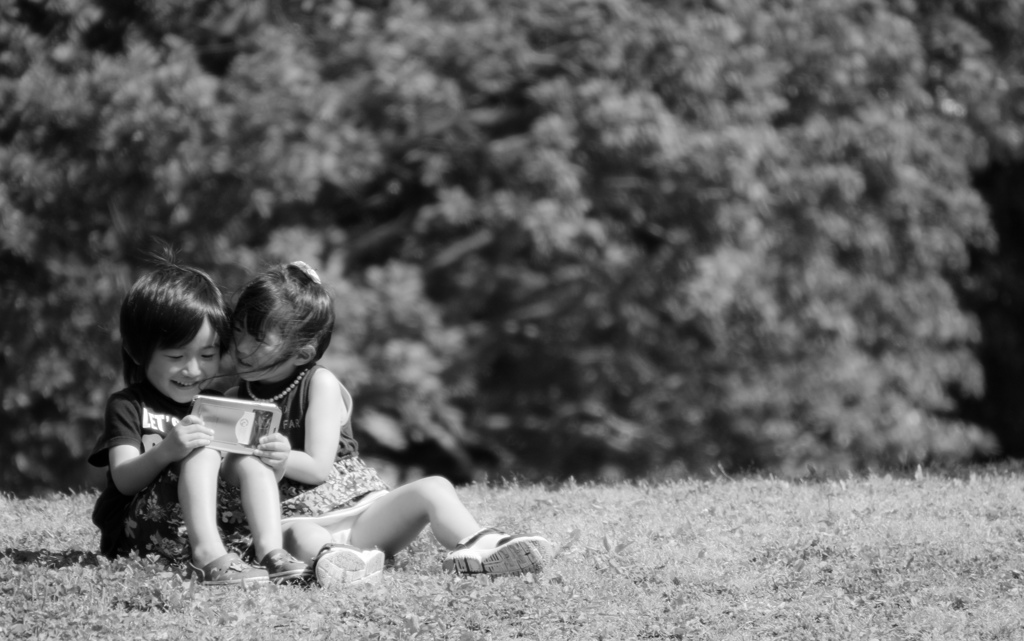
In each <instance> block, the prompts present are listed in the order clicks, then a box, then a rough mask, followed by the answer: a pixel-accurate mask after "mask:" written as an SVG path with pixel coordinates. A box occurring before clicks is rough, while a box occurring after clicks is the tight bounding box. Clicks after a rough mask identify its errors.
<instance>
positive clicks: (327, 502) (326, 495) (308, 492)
mask: <svg viewBox="0 0 1024 641" xmlns="http://www.w3.org/2000/svg"><path fill="white" fill-rule="evenodd" d="M319 369H322V366H321V365H313V366H312V367H311V368H310V370H309V372H308V373H307V374H306V375H305V376H304V377H303V378H302V381H301V382H300V383H299V384H298V385H297V386H295V388H294V389H292V390H291V391H290V392H288V394H287V395H286V396H285V397H284V398H282V399H278V400H277V405H278V407H280V408H281V429H280V431H281V433H282V434H283V435H284V436H286V437H287V438H288V442H289V443H291V446H292V449H293V450H300V451H305V449H306V410H307V408H308V407H309V386H310V381H311V380H312V379H313V374H315V373H316V371H317V370H319ZM292 380H294V379H289V380H287V381H283V382H281V383H279V384H277V387H279V388H280V389H278V390H276V391H274V390H273V389H272V388H271V386H258V387H257V390H256V391H257V392H258V393H260V395H261V396H262V397H263V398H269V397H272V396H274V395H276V394H277V393H280V391H281V390H283V389H284V388H285V387H287V384H288V383H290V382H291V381H292ZM338 384H339V385H341V383H340V382H339V383H338ZM250 387H251V386H250V385H245V384H242V385H241V386H240V387H239V397H241V398H245V399H250V400H257V399H255V398H254V397H253V396H252V395H251V394H250ZM341 395H342V400H343V402H344V404H345V408H346V410H347V412H346V414H345V415H344V416H339V417H338V420H339V421H340V422H341V436H340V438H339V439H338V451H337V453H336V454H335V458H334V469H333V470H331V473H330V475H329V476H328V478H327V480H325V481H324V482H323V483H321V484H320V485H307V484H305V483H299V482H297V481H293V480H291V479H288V478H285V479H282V480H281V482H280V484H279V485H278V487H279V489H280V492H281V516H282V518H283V519H284V520H285V521H287V519H288V518H289V517H319V516H323V515H326V514H329V513H333V512H337V511H339V510H340V511H346V512H347V513H348V514H354V512H353V511H352V509H353V508H355V507H357V506H359V507H366V506H368V505H369V503H370V501H368V500H367V499H375V498H379V497H380V496H383V494H384V493H385V492H386V491H387V490H389V489H390V488H389V487H388V485H387V484H386V483H384V481H382V480H381V479H380V477H379V476H377V472H376V471H375V470H374V469H373V468H372V467H370V466H368V465H367V464H366V463H364V462H363V460H362V459H361V458H359V446H358V444H357V442H356V439H355V436H354V435H353V433H352V396H351V395H350V394H349V392H348V390H347V389H345V386H344V385H341ZM360 511H361V510H360Z"/></svg>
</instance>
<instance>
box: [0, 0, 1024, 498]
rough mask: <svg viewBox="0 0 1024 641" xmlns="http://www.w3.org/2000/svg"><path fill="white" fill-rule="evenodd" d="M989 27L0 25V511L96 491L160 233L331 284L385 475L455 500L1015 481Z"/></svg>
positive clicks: (840, 18)
mask: <svg viewBox="0 0 1024 641" xmlns="http://www.w3.org/2000/svg"><path fill="white" fill-rule="evenodd" d="M988 5H992V6H991V7H989V8H988V9H987V10H986V11H985V12H984V15H983V14H982V12H981V11H980V10H977V9H976V8H975V7H974V3H971V2H967V1H966V0H964V1H963V2H950V3H941V4H940V5H935V6H933V5H930V4H926V3H912V2H905V1H902V0H900V1H897V0H893V1H892V2H882V1H880V0H876V1H871V2H862V1H860V0H857V1H854V0H829V1H828V2H797V3H787V4H786V5H779V4H778V3H773V2H728V1H727V2H714V3H711V2H708V3H705V2H686V3H662V2H653V1H650V2H639V3H626V2H621V1H616V0H577V1H574V2H565V3H548V2H544V1H543V0H512V1H508V2H490V1H487V0H472V1H471V0H465V1H460V2H433V1H431V2H420V3H364V2H347V1H346V2H334V3H301V4H296V3H284V2H275V1H274V0H266V1H265V2H258V3H253V2H243V1H242V0H232V1H229V2H222V3H216V4H215V5H199V6H197V5H195V4H194V3H188V2H181V1H174V2H166V3H159V4H157V3H147V2H128V3H124V2H119V3H113V2H106V1H103V0H82V1H81V2H74V3H38V2H34V1H31V0H23V1H20V2H18V3H15V4H13V5H10V6H7V7H6V8H4V9H2V11H3V12H4V15H5V20H3V22H2V23H0V43H2V44H3V45H4V46H3V51H4V53H3V54H2V55H0V104H2V105H3V106H4V108H3V110H2V112H0V113H2V114H3V115H2V116H0V221H2V224H3V228H4V234H3V236H2V241H0V243H2V245H0V261H2V265H3V272H2V274H3V275H2V276H0V282H2V283H3V288H2V291H3V303H5V305H4V307H5V309H7V310H9V311H8V313H7V314H6V315H5V318H4V320H3V321H2V324H0V336H2V340H3V344H4V355H3V361H2V362H0V382H2V384H3V390H4V391H3V407H4V413H5V415H6V416H7V417H8V426H9V427H8V429H7V430H5V431H3V432H0V434H2V436H0V442H2V443H3V447H2V448H0V449H2V451H3V454H0V457H2V458H3V460H4V465H3V470H4V472H3V475H4V478H3V486H4V487H7V488H12V489H18V490H28V489H33V488H41V487H61V486H68V485H73V484H74V483H75V481H74V479H75V478H76V477H75V476H74V475H75V474H79V473H80V467H79V468H74V467H73V466H69V465H64V464H61V465H59V466H58V465H57V464H58V463H71V462H76V461H77V462H78V463H79V464H80V462H81V460H82V457H83V456H84V453H85V449H86V448H87V447H88V446H89V445H90V444H91V441H92V439H93V438H94V436H95V434H96V433H97V432H98V429H99V428H98V421H99V416H100V413H101V411H102V406H103V400H104V399H105V397H106V395H107V394H108V393H109V392H110V391H111V390H113V389H116V387H117V362H116V355H117V350H116V348H115V347H116V341H117V336H116V330H115V328H114V327H113V324H112V321H111V319H113V318H114V317H115V316H116V314H115V310H116V307H117V304H118V300H119V298H120V296H121V294H122V292H123V291H124V290H125V288H126V287H127V285H128V284H129V283H130V282H131V281H132V280H133V279H134V278H135V277H136V276H137V275H138V274H139V273H140V271H142V270H143V269H145V260H144V255H143V251H144V250H146V249H150V248H152V247H153V239H154V238H159V239H162V240H164V241H166V242H169V243H171V244H172V245H173V246H175V247H176V248H178V249H179V251H180V254H181V256H182V258H183V259H185V260H187V261H189V262H191V263H194V264H196V265H198V266H201V267H205V268H207V269H208V270H210V271H211V273H213V274H214V275H215V277H216V278H217V279H218V280H219V281H220V282H222V283H223V284H224V286H225V287H226V288H227V289H228V290H229V291H230V290H232V289H234V288H236V287H237V286H239V285H240V284H241V283H242V282H244V280H245V278H246V277H247V276H248V275H249V274H251V273H252V272H254V271H256V270H258V269H260V268H261V267H262V266H263V265H264V264H265V263H266V262H268V261H274V260H292V259H295V258H303V259H305V260H306V261H307V262H310V263H311V264H313V265H314V266H315V267H316V268H318V269H320V270H321V271H322V272H323V273H324V275H325V277H326V279H327V281H328V282H329V283H330V284H331V286H332V287H333V288H334V289H335V292H336V294H337V297H338V310H339V317H340V319H341V320H340V321H339V327H338V331H337V338H336V340H335V344H334V346H333V347H332V351H331V352H330V354H329V355H328V363H329V364H330V365H331V366H332V368H334V369H335V370H336V371H337V373H338V374H339V375H340V376H341V377H342V378H343V379H344V380H346V381H348V382H350V383H351V386H352V388H353V391H354V393H355V395H356V398H357V408H358V411H357V423H358V424H357V430H359V429H362V430H363V432H362V436H363V438H364V440H365V441H366V444H367V445H366V448H367V450H368V451H369V452H371V453H378V454H380V453H384V454H387V455H389V456H391V457H394V458H397V459H399V460H401V461H402V462H403V463H406V464H408V463H412V462H417V463H419V464H420V465H422V466H423V467H424V468H425V470H426V471H434V472H442V473H446V474H449V475H450V476H453V477H455V478H456V479H459V480H468V479H470V478H473V477H474V476H478V475H479V474H481V473H482V472H488V473H491V474H517V475H522V476H525V477H528V478H540V477H543V476H554V477H565V476H568V475H570V474H571V475H576V476H577V477H580V478H591V477H599V476H604V477H609V478H615V477H619V476H637V475H643V474H646V473H649V472H650V471H651V470H662V473H664V474H678V473H687V472H690V473H692V472H700V471H702V470H704V469H706V468H707V467H708V466H712V465H721V466H722V467H723V468H724V469H736V468H740V467H747V466H751V467H760V468H765V469H772V470H776V471H781V472H786V473H799V472H800V471H801V470H803V469H805V466H806V465H807V464H808V463H813V464H815V465H819V466H826V467H830V468H836V469H854V468H860V467H866V466H874V465H885V464H887V463H892V462H908V461H918V460H926V459H931V458H954V459H955V458H962V457H969V456H974V455H981V454H986V453H992V452H995V451H996V444H995V442H994V440H993V438H992V437H991V435H988V434H986V433H985V432H983V431H982V430H981V429H979V427H978V426H977V424H976V423H974V422H972V421H970V420H966V419H964V418H961V417H960V414H959V405H958V403H960V402H962V401H963V399H977V398H979V397H981V396H982V395H983V394H984V393H985V384H984V374H983V372H982V370H981V366H980V364H979V362H978V360H977V358H976V357H975V355H974V349H975V346H976V345H977V343H978V341H979V340H980V334H979V325H978V323H977V321H976V320H975V318H974V317H973V316H972V315H971V314H970V313H969V312H968V311H967V310H965V309H964V307H963V304H962V303H961V302H960V299H959V298H958V296H960V295H963V294H964V293H965V292H968V293H969V292H970V291H972V287H975V283H974V281H972V280H971V279H970V277H971V275H972V273H971V262H972V261H971V253H972V252H982V253H984V252H988V251H990V249H991V248H993V247H995V245H996V241H995V236H994V231H993V228H992V226H991V223H990V221H989V217H988V211H987V208H986V205H985V202H984V201H983V199H982V198H981V196H980V195H979V193H978V192H977V191H976V190H975V189H974V187H973V186H972V171H974V170H976V169H977V168H979V167H982V166H984V165H985V163H987V162H992V161H994V160H993V159H1008V158H1017V157H1019V155H1020V152H1021V144H1024V143H1021V142H1020V141H1021V140H1024V138H1022V136H1021V132H1022V129H1021V120H1020V118H1018V117H1017V116H1015V115H1013V113H1011V112H1010V111H1009V110H1010V108H1011V106H1012V104H1013V102H1012V96H1013V95H1016V94H1015V93H1014V92H1018V91H1020V88H1021V87H1022V80H1021V78H1020V77H1019V73H1018V74H1016V75H1015V72H1013V71H1012V70H1013V69H1016V68H1019V67H1015V66H1014V64H1015V61H1017V60H1018V57H1015V56H1019V53H1014V52H1015V51H1019V48H1016V49H1015V48H1014V46H1013V43H1014V42H1016V40H1015V38H1018V36H1017V35H1016V32H1015V31H1013V30H1008V29H1007V28H1006V26H1005V25H1006V24H1009V23H1008V22H1006V21H1007V20H1012V19H1013V18H1014V17H1019V16H1018V14H1019V12H1020V10H1019V9H1018V8H1017V4H1015V3H1012V2H995V3H987V5H986V6H988ZM1015 12H1016V13H1015ZM993 88H996V89H997V90H996V91H992V89H993ZM1000 140H1001V141H1002V142H1001V143H1000V142H999V141H1000ZM1013 141H1018V142H1016V143H1014V142H1013ZM997 143H998V144H997Z"/></svg>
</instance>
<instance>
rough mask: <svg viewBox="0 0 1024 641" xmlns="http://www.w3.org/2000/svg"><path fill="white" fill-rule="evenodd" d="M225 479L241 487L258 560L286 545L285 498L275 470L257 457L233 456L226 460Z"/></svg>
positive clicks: (243, 507)
mask: <svg viewBox="0 0 1024 641" xmlns="http://www.w3.org/2000/svg"><path fill="white" fill-rule="evenodd" d="M224 478H225V479H226V480H227V481H228V482H229V483H231V484H232V485H236V486H238V487H239V488H240V489H241V494H242V510H243V511H244V512H245V518H246V520H247V521H248V522H249V529H250V530H252V539H253V546H254V547H255V548H256V560H257V561H259V560H261V559H262V558H263V557H264V556H265V555H266V554H267V552H270V551H272V550H276V549H278V548H281V547H283V542H282V536H281V498H280V494H279V492H278V489H277V479H276V478H274V471H273V470H271V469H270V468H269V467H267V466H266V465H264V464H263V463H262V462H261V461H260V460H259V459H257V458H256V457H254V456H240V455H230V456H228V457H227V458H226V459H225V461H224Z"/></svg>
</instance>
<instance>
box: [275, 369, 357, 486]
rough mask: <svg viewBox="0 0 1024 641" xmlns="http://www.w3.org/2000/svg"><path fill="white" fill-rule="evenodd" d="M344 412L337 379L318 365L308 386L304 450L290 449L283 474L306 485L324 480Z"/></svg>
mask: <svg viewBox="0 0 1024 641" xmlns="http://www.w3.org/2000/svg"><path fill="white" fill-rule="evenodd" d="M347 413H348V410H347V408H346V407H345V403H344V401H343V400H342V396H341V384H340V383H338V379H337V378H335V377H334V374H332V373H331V372H330V371H328V370H326V369H318V370H317V371H316V373H315V374H314V375H313V380H312V381H311V382H310V386H309V408H308V409H307V410H306V442H305V451H299V450H292V451H291V454H289V456H288V465H287V468H286V471H285V476H286V477H288V478H290V479H292V480H294V481H298V482H300V483H307V484H309V485H319V484H320V483H323V482H324V481H326V480H327V477H328V476H330V474H331V470H332V469H333V467H334V458H335V456H336V455H337V453H338V439H339V438H340V436H341V424H342V422H343V419H344V418H345V417H346V416H347Z"/></svg>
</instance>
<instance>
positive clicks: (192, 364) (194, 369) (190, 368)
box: [185, 358, 203, 376]
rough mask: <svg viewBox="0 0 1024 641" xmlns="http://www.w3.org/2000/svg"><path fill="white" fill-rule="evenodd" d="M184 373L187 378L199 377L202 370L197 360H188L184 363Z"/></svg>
mask: <svg viewBox="0 0 1024 641" xmlns="http://www.w3.org/2000/svg"><path fill="white" fill-rule="evenodd" d="M185 373H186V374H188V375H189V376H199V375H200V374H202V373H203V370H202V369H201V368H200V367H199V359H198V358H190V359H188V360H187V361H185Z"/></svg>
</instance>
